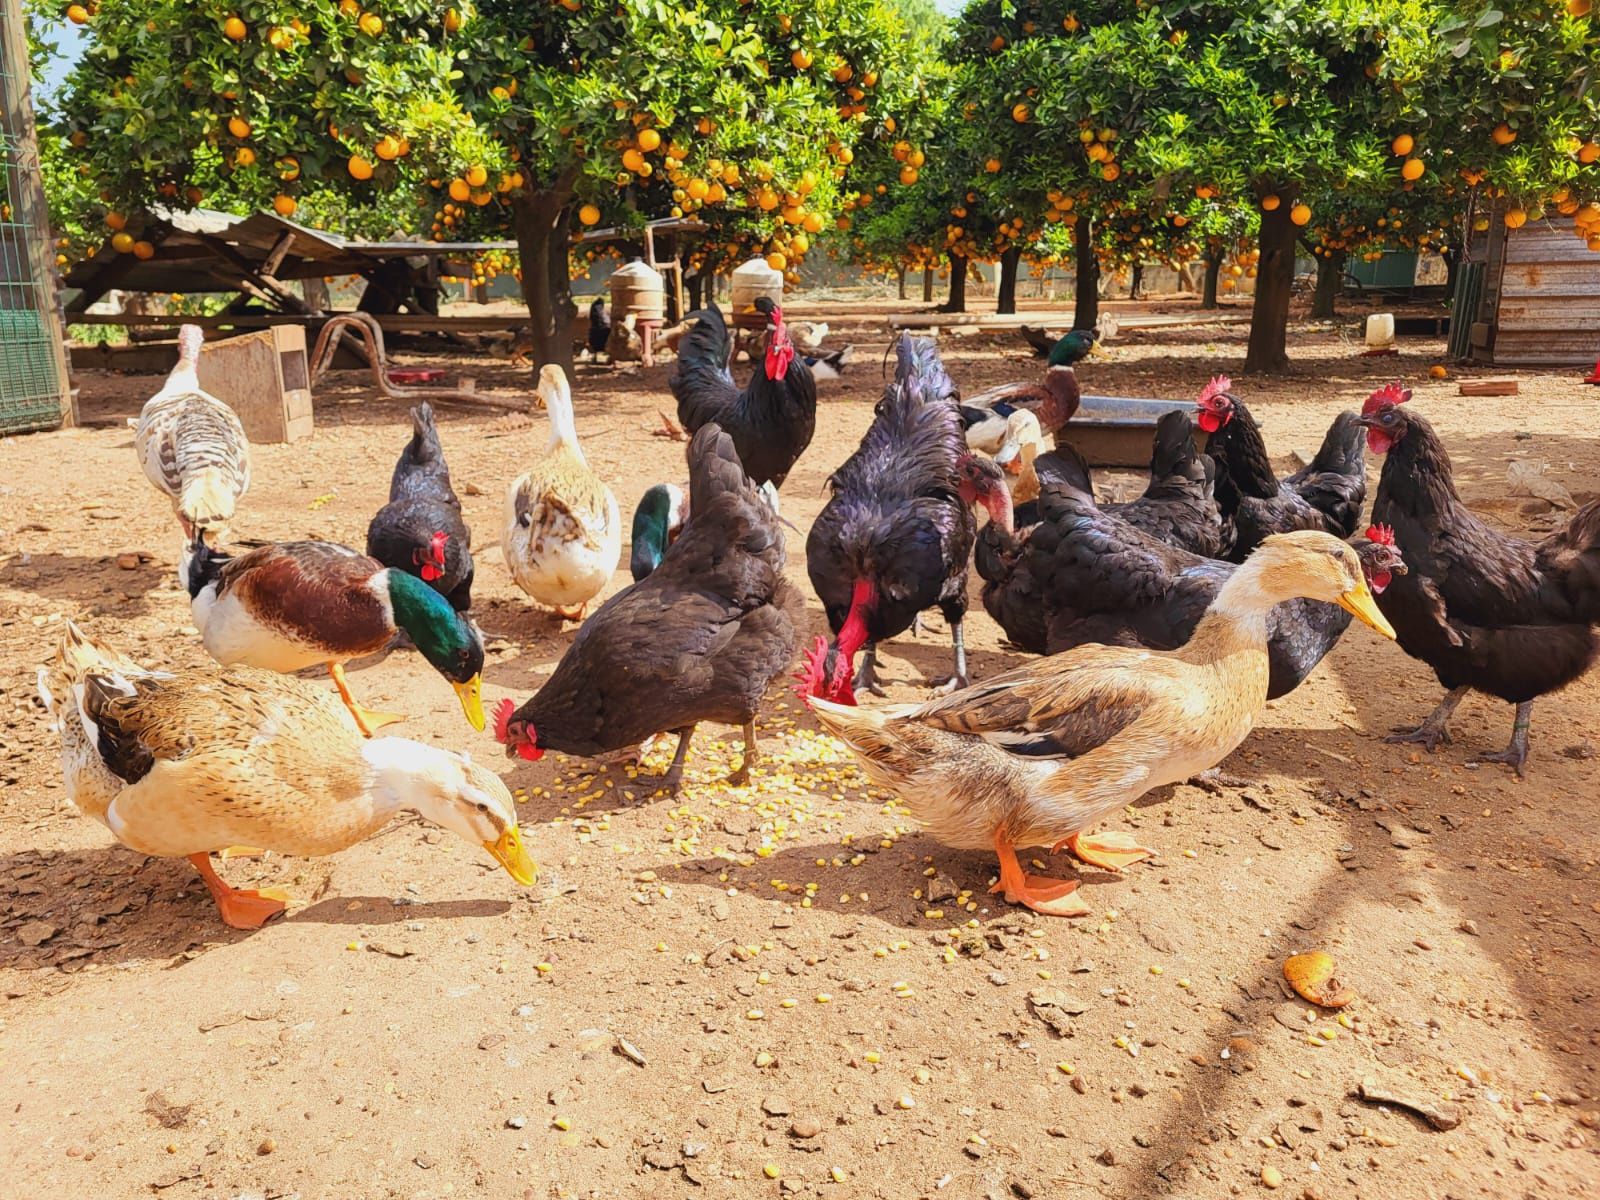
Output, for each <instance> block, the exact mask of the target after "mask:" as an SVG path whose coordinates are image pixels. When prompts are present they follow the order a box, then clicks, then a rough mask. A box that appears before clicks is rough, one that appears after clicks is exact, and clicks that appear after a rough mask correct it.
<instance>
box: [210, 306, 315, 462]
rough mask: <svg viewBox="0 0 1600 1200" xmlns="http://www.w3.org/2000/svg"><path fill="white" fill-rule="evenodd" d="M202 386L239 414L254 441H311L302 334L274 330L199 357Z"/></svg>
mask: <svg viewBox="0 0 1600 1200" xmlns="http://www.w3.org/2000/svg"><path fill="white" fill-rule="evenodd" d="M199 375H200V386H201V387H203V388H204V389H205V390H206V391H208V392H210V393H211V394H212V395H213V396H216V397H217V398H218V399H220V400H224V401H226V402H227V403H228V404H229V406H231V407H232V409H233V411H234V412H236V413H238V414H239V420H240V422H241V423H242V424H243V425H244V432H245V436H246V437H248V438H249V439H250V440H251V441H252V442H298V441H300V440H301V439H303V438H308V437H310V436H311V427H312V420H311V368H310V364H309V363H308V362H307V361H306V331H305V330H304V329H302V328H301V327H300V326H298V325H274V326H273V327H272V328H271V329H263V330H262V331H261V332H260V333H246V334H242V335H240V336H239V337H233V338H229V339H228V340H227V341H224V342H208V343H207V344H206V347H205V349H204V350H202V351H201V353H200V366H199Z"/></svg>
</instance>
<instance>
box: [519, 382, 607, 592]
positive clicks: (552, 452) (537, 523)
mask: <svg viewBox="0 0 1600 1200" xmlns="http://www.w3.org/2000/svg"><path fill="white" fill-rule="evenodd" d="M538 391H539V398H540V399H541V400H542V401H543V402H544V407H545V412H546V413H547V414H548V415H549V417H550V443H549V445H548V446H547V447H546V448H545V452H544V455H543V456H542V457H541V458H540V459H539V461H538V462H536V463H534V465H533V466H532V467H530V468H529V469H528V470H526V471H524V472H523V473H522V474H521V475H519V476H517V478H516V479H514V480H512V482H511V486H510V488H509V489H507V491H506V517H505V541H504V546H505V556H506V566H507V567H508V568H509V569H510V571H511V577H512V578H513V579H514V580H516V582H517V586H518V587H520V588H521V589H522V590H523V591H525V592H527V593H528V595H529V596H531V597H533V599H534V600H536V601H537V602H538V603H540V604H544V605H547V606H549V607H551V608H553V609H555V610H556V613H557V614H558V615H559V616H561V617H563V618H565V619H566V620H569V621H581V620H582V619H583V613H584V609H585V608H586V607H587V606H588V603H589V601H590V600H592V599H594V598H595V596H597V595H599V594H600V590H601V589H602V588H604V587H605V586H606V584H607V583H608V582H609V581H610V579H611V576H612V573H613V572H615V571H616V569H617V561H618V559H619V558H620V557H621V556H622V516H621V514H620V513H619V512H618V509H617V498H616V496H615V495H613V494H612V491H611V489H610V488H609V487H607V486H606V484H605V481H604V480H602V479H601V478H600V476H599V475H597V474H595V472H594V470H593V469H592V468H591V467H590V466H589V462H588V460H587V459H586V458H584V456H583V450H582V448H581V447H580V446H579V445H578V431H577V426H576V424H575V423H574V421H573V415H572V392H571V389H570V388H568V386H567V376H566V373H565V372H564V371H562V369H561V368H560V367H558V366H554V365H550V366H546V367H544V368H543V369H542V370H541V371H540V372H539V389H538Z"/></svg>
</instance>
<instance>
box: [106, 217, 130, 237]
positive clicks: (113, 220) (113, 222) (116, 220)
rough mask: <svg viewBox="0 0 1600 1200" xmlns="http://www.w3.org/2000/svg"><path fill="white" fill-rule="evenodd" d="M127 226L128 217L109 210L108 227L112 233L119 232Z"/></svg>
mask: <svg viewBox="0 0 1600 1200" xmlns="http://www.w3.org/2000/svg"><path fill="white" fill-rule="evenodd" d="M127 227H128V218H127V217H125V216H123V215H122V214H121V213H119V212H108V213H107V214H106V228H107V229H109V230H111V232H112V233H119V232H121V231H122V230H124V229H126V228H127Z"/></svg>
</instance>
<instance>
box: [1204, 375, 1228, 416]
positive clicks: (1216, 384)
mask: <svg viewBox="0 0 1600 1200" xmlns="http://www.w3.org/2000/svg"><path fill="white" fill-rule="evenodd" d="M1232 390H1233V380H1232V379H1230V378H1228V376H1226V375H1218V376H1217V377H1216V378H1214V379H1212V381H1211V382H1210V383H1208V384H1206V385H1205V387H1203V388H1201V389H1200V395H1199V396H1197V397H1196V398H1195V403H1196V404H1198V405H1200V407H1201V408H1207V407H1209V406H1210V404H1211V402H1212V401H1213V400H1215V399H1216V398H1217V397H1218V396H1225V395H1227V394H1228V393H1229V392H1231V391H1232Z"/></svg>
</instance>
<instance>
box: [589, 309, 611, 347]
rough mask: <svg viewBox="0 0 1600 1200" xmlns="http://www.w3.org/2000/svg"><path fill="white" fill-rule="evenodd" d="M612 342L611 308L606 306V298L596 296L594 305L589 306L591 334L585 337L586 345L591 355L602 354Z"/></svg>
mask: <svg viewBox="0 0 1600 1200" xmlns="http://www.w3.org/2000/svg"><path fill="white" fill-rule="evenodd" d="M610 341H611V310H610V306H608V305H607V304H606V298H605V297H604V296H596V297H595V298H594V303H593V304H591V305H589V332H588V334H587V335H586V336H585V337H584V344H585V345H586V346H588V347H589V353H590V354H601V353H604V352H605V348H606V346H607V344H609V343H610Z"/></svg>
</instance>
